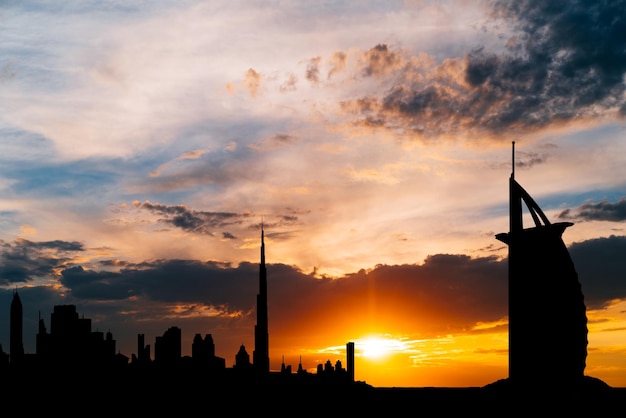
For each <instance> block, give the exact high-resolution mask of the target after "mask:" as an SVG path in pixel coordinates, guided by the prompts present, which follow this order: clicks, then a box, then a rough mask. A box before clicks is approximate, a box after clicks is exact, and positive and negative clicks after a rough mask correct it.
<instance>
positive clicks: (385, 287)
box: [0, 236, 626, 355]
mask: <svg viewBox="0 0 626 418" xmlns="http://www.w3.org/2000/svg"><path fill="white" fill-rule="evenodd" d="M61 243H63V245H60V247H68V248H80V246H79V245H76V244H72V243H65V242H62V241H61ZM30 244H36V243H30ZM40 244H41V245H29V244H25V245H24V246H25V247H26V248H33V247H41V246H44V247H46V248H57V245H55V244H54V241H51V242H46V243H40ZM9 248H13V247H11V246H9ZM4 252H5V253H6V252H7V245H6V244H4ZM570 253H571V256H572V259H573V261H574V264H575V266H576V270H577V272H578V275H579V280H580V282H581V286H582V290H583V293H584V297H585V303H586V306H587V308H593V309H597V308H602V307H603V306H606V305H607V304H608V303H609V302H610V301H613V300H616V299H620V298H626V281H625V280H624V279H623V272H624V271H626V258H624V257H623V254H624V253H626V237H623V236H620V237H618V236H612V237H609V238H603V239H594V240H589V241H585V242H582V243H576V244H573V245H572V246H571V248H570ZM46 265H47V264H46ZM103 265H104V264H103ZM106 265H107V267H109V268H110V267H111V266H113V265H117V266H122V268H121V269H120V270H119V271H117V272H110V271H105V270H101V271H95V270H87V269H85V268H83V267H79V266H68V267H66V268H65V269H64V270H63V271H62V274H61V276H60V284H62V285H63V288H62V289H63V290H62V291H59V288H55V287H53V286H33V287H28V288H20V289H19V292H20V295H21V298H22V302H23V304H24V315H25V335H26V334H27V333H28V332H32V335H33V338H34V335H35V333H36V330H37V317H38V316H39V315H40V312H42V311H43V312H44V313H45V312H50V311H52V308H53V306H54V305H57V304H67V303H72V304H75V305H76V306H77V307H78V309H79V311H81V312H84V314H85V315H86V316H87V317H92V318H94V324H98V326H99V327H104V328H105V329H108V330H111V331H112V332H113V334H114V335H115V336H118V335H121V336H122V337H121V338H127V339H130V342H126V343H123V344H124V347H130V349H132V348H133V347H135V344H134V341H135V339H136V335H137V333H141V332H145V331H146V330H150V332H151V333H153V334H152V335H160V334H161V333H162V332H164V331H165V330H166V329H167V328H168V327H169V326H172V325H178V326H181V325H183V324H184V329H185V332H186V333H187V334H186V335H187V336H188V337H189V338H191V336H193V333H194V332H202V333H205V332H216V333H220V332H224V333H225V334H228V335H231V334H232V333H233V330H235V331H237V332H240V333H239V334H238V333H237V332H235V334H236V335H235V337H232V338H234V339H235V340H234V341H230V343H232V344H233V347H237V346H238V344H241V341H242V340H241V338H246V339H248V338H250V337H249V336H247V335H248V334H250V329H249V328H251V326H252V325H253V323H254V312H255V304H256V295H257V293H258V274H259V265H258V264H257V263H242V264H240V265H237V266H234V265H231V264H228V263H218V262H200V261H195V260H156V261H145V262H143V263H139V264H129V263H126V264H125V265H124V264H118V263H113V264H111V263H106ZM22 269H23V272H22V275H23V276H24V277H30V276H33V275H35V274H41V273H42V272H43V271H46V269H43V270H41V266H39V265H38V264H36V263H32V264H24V265H23V266H22ZM47 271H48V274H50V278H54V277H57V276H54V275H53V273H52V272H50V270H49V268H48V270H47ZM267 272H268V295H269V296H268V298H269V299H268V303H269V307H270V308H269V315H270V322H271V329H272V333H273V335H289V336H290V337H289V338H293V339H295V340H302V341H305V340H306V339H307V338H309V336H314V335H322V334H328V333H333V332H334V333H335V334H337V333H341V332H345V330H347V329H352V328H353V327H354V324H355V322H356V323H358V324H361V325H363V326H364V327H367V326H368V324H370V323H371V324H372V326H374V325H376V324H381V323H382V324H385V327H386V329H384V330H382V331H384V332H390V333H395V332H398V333H402V334H407V333H412V332H417V333H419V334H420V335H422V336H424V337H427V336H434V335H441V334H442V333H464V332H478V331H473V327H474V326H475V325H476V324H479V323H497V322H498V321H500V320H502V319H505V318H506V316H507V314H508V309H507V306H508V305H507V303H508V302H507V301H508V296H507V291H508V290H507V289H508V283H507V261H506V260H499V259H498V258H496V257H480V258H470V257H468V256H465V255H454V254H437V255H432V256H430V257H428V258H427V259H426V260H425V261H424V263H423V264H411V265H378V266H376V267H375V268H373V269H371V270H361V271H358V272H355V273H353V274H348V275H345V276H343V277H340V278H337V279H331V278H318V277H315V276H313V275H312V274H306V273H304V272H302V271H300V270H299V269H298V268H296V267H294V266H288V265H285V264H271V263H270V264H268V265H267ZM5 283H6V282H5ZM540 290H541V289H540V288H539V289H538V291H540ZM10 293H11V292H10V289H7V290H6V292H4V293H3V294H2V295H0V301H2V302H3V303H4V305H5V306H6V308H7V309H8V307H9V305H10V296H11V295H10ZM174 307H175V309H174ZM211 309H212V310H213V312H214V314H212V315H206V311H207V310H211ZM28 330H31V331H28ZM220 330H221V331H220ZM483 332H484V331H483ZM3 336H4V337H3ZM7 337H8V320H7V321H2V323H0V342H1V341H2V340H3V338H4V339H6V338H7ZM223 338H224V340H225V339H226V338H227V337H226V336H224V337H223ZM228 338H231V337H228ZM346 338H350V336H346ZM218 341H220V340H219V339H218ZM234 352H235V348H233V355H234Z"/></svg>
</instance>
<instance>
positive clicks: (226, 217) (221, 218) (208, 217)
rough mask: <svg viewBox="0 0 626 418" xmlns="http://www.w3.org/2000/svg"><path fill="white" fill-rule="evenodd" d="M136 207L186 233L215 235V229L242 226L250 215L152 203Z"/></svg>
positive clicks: (139, 204)
mask: <svg viewBox="0 0 626 418" xmlns="http://www.w3.org/2000/svg"><path fill="white" fill-rule="evenodd" d="M134 206H135V207H138V208H140V209H144V210H147V211H150V212H152V213H155V214H157V215H160V216H162V217H161V218H160V219H159V221H160V222H164V223H166V224H170V225H172V226H175V227H177V228H180V229H182V230H184V231H188V232H194V233H199V234H208V235H213V229H215V228H223V227H225V226H229V225H233V224H241V223H242V221H243V219H245V218H248V217H250V214H248V213H242V214H239V213H234V212H204V211H195V210H190V209H188V208H187V207H186V206H185V205H175V206H168V205H162V204H158V203H151V202H147V201H146V202H143V203H140V202H134Z"/></svg>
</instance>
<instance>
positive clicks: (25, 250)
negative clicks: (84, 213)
mask: <svg viewBox="0 0 626 418" xmlns="http://www.w3.org/2000/svg"><path fill="white" fill-rule="evenodd" d="M0 243H1V246H0V266H1V267H0V284H2V285H11V284H15V283H27V282H32V281H33V280H34V279H36V278H47V279H51V278H54V277H55V276H56V275H57V274H58V270H60V269H62V268H63V267H65V266H66V265H67V264H68V263H70V262H71V261H72V259H73V257H74V255H75V254H76V253H80V252H83V251H84V248H83V244H81V243H79V242H74V241H61V240H54V241H45V242H33V241H29V240H26V239H22V238H19V239H17V240H15V241H14V242H13V243H8V242H4V241H0Z"/></svg>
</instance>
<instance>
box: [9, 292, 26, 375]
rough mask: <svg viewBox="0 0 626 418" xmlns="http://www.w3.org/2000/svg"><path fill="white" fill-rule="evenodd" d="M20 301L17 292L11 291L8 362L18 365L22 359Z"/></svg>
mask: <svg viewBox="0 0 626 418" xmlns="http://www.w3.org/2000/svg"><path fill="white" fill-rule="evenodd" d="M22 314H23V312H22V301H21V299H20V295H18V294H17V290H15V291H13V300H12V301H11V324H10V327H11V329H10V334H11V341H10V350H11V352H10V360H11V363H13V364H16V363H19V362H20V361H21V360H22V358H23V357H24V339H23V335H22V333H23V328H22Z"/></svg>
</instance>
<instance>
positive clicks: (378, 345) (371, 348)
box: [355, 336, 407, 359]
mask: <svg viewBox="0 0 626 418" xmlns="http://www.w3.org/2000/svg"><path fill="white" fill-rule="evenodd" d="M355 349H356V351H357V353H360V355H361V356H363V357H367V358H368V359H379V358H383V357H386V356H388V355H390V354H393V353H395V352H399V351H400V352H401V351H405V350H406V349H407V347H406V345H405V344H404V343H403V342H402V341H400V340H396V339H392V338H388V337H377V336H374V337H366V338H363V339H361V340H357V341H355Z"/></svg>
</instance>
